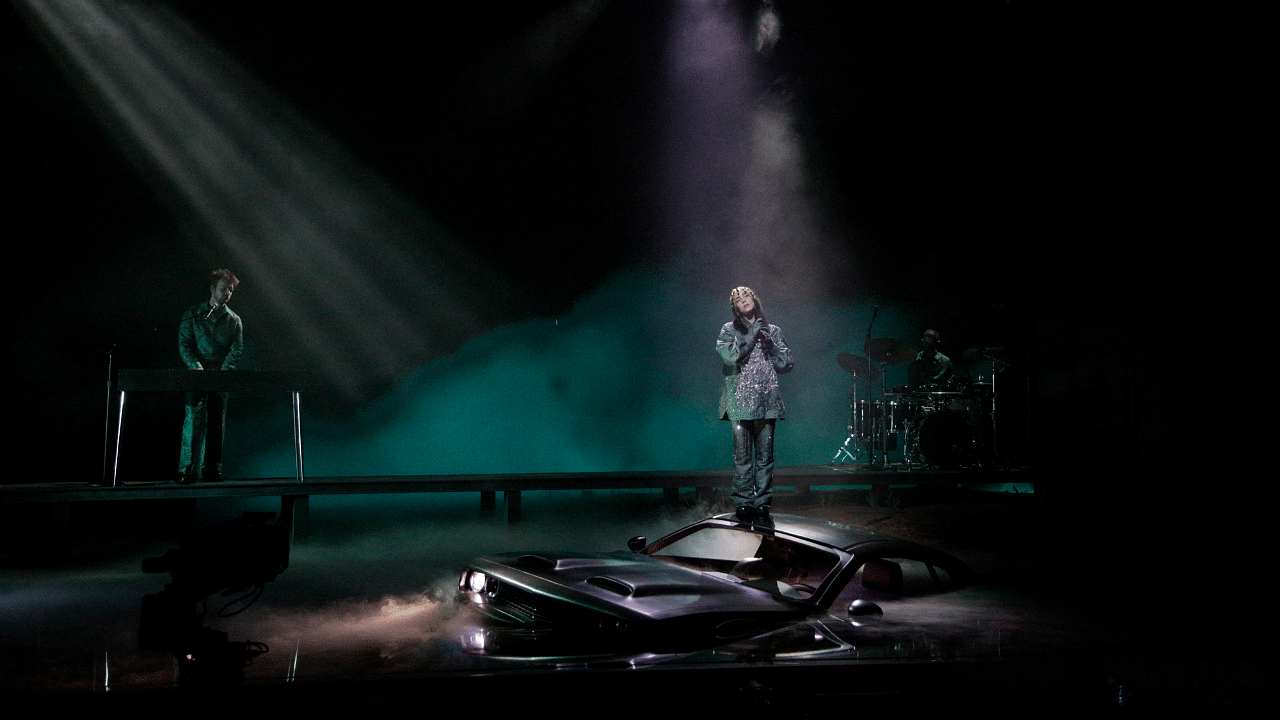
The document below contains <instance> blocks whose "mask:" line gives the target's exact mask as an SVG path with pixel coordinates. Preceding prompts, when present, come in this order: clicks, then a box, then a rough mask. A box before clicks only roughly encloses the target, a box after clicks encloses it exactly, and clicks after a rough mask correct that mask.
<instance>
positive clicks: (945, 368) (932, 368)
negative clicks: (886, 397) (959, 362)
mask: <svg viewBox="0 0 1280 720" xmlns="http://www.w3.org/2000/svg"><path fill="white" fill-rule="evenodd" d="M920 344H921V346H922V347H923V349H922V350H921V351H920V352H919V353H917V354H916V359H915V360H912V361H911V363H910V364H909V365H907V382H909V383H911V385H913V386H915V387H921V386H924V385H945V384H946V383H947V382H948V381H950V380H951V376H952V374H954V372H955V369H954V368H953V367H952V365H951V358H949V357H947V356H946V355H943V354H942V353H940V352H938V349H937V348H938V331H937V330H925V331H924V336H923V337H921V338H920Z"/></svg>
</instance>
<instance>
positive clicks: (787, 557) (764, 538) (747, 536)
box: [650, 526, 840, 599]
mask: <svg viewBox="0 0 1280 720" xmlns="http://www.w3.org/2000/svg"><path fill="white" fill-rule="evenodd" d="M650 555H652V556H653V557H655V558H658V559H659V560H664V561H666V562H670V563H673V564H676V565H682V566H684V567H687V568H691V569H694V570H698V571H701V572H705V573H708V574H712V575H716V576H719V577H722V578H724V579H728V580H732V581H733V582H737V583H742V584H746V585H750V586H751V587H755V588H758V589H761V590H766V591H768V592H772V593H774V594H777V595H782V596H785V597H790V598H796V599H805V598H808V597H811V596H812V595H813V594H814V593H815V592H816V591H817V589H818V587H819V586H821V585H822V581H823V580H824V579H825V578H826V577H827V575H828V574H829V573H830V572H831V571H832V570H833V569H834V568H835V567H836V565H837V564H838V563H839V562H840V558H839V556H837V555H836V554H835V553H833V552H830V551H827V550H823V549H821V548H818V547H814V546H812V545H806V544H802V543H799V542H794V541H791V540H787V539H785V538H779V537H776V536H774V535H766V534H764V533H760V532H755V531H752V530H748V529H745V528H727V527H714V526H711V527H702V528H698V529H697V530H694V531H693V532H691V533H689V534H688V535H685V536H683V537H680V538H677V539H675V540H673V541H672V542H670V543H667V544H665V545H663V546H661V547H659V548H657V549H655V550H653V551H651V552H650Z"/></svg>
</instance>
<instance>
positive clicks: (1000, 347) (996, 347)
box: [960, 342, 1004, 362]
mask: <svg viewBox="0 0 1280 720" xmlns="http://www.w3.org/2000/svg"><path fill="white" fill-rule="evenodd" d="M1003 354H1004V343H1000V342H996V343H991V344H989V345H974V346H972V347H970V348H969V349H967V350H965V351H964V352H963V353H961V355H960V357H961V358H962V359H963V360H964V361H965V362H973V361H974V360H981V359H983V358H985V357H987V356H992V357H999V356H1001V355H1003Z"/></svg>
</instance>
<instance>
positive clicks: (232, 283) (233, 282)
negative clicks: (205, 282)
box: [209, 268, 240, 290]
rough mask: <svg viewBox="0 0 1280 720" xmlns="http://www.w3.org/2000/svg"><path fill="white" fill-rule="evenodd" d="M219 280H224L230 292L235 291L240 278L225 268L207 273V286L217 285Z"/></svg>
mask: <svg viewBox="0 0 1280 720" xmlns="http://www.w3.org/2000/svg"><path fill="white" fill-rule="evenodd" d="M219 280H226V281H227V287H229V288H231V289H232V290H235V289H236V286H237V285H239V284H240V278H238V277H236V274H235V273H233V272H231V271H230V270H228V269H226V268H219V269H217V270H214V271H213V272H211V273H209V285H211V286H212V285H217V284H218V281H219Z"/></svg>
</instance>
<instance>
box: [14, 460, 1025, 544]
mask: <svg viewBox="0 0 1280 720" xmlns="http://www.w3.org/2000/svg"><path fill="white" fill-rule="evenodd" d="M732 482H733V472H732V470H730V469H713V470H677V471H655V472H588V473H531V474H518V473H504V474H490V475H390V476H369V477H361V476H340V477H308V478H307V479H306V481H305V482H301V483H300V482H298V481H296V480H295V479H293V478H253V479H243V480H228V481H225V482H220V483H197V484H194V485H178V484H176V483H172V482H167V483H160V482H125V483H122V484H120V485H118V486H115V487H110V486H106V485H93V484H87V483H84V484H82V483H67V482H62V483H53V482H50V483H24V484H10V485H0V504H5V505H15V504H45V503H53V504H58V505H63V506H70V505H71V504H73V503H97V502H118V501H140V500H175V499H196V500H199V499H203V498H227V497H279V498H280V500H281V505H280V518H281V522H282V523H286V524H288V525H289V526H290V527H291V528H293V529H294V533H295V537H296V538H297V539H301V538H303V537H305V536H306V528H307V524H308V523H307V516H308V498H310V497H311V496H312V495H368V494H378V493H436V492H449V493H460V492H475V493H479V494H480V506H481V509H482V510H496V507H497V493H498V492H499V491H501V492H502V494H503V512H504V514H505V515H506V518H507V521H508V522H516V521H518V520H519V519H520V494H521V493H522V492H525V491H537V490H640V489H657V488H661V489H663V490H664V492H665V493H666V494H667V495H668V497H669V499H671V500H672V501H674V500H675V499H676V498H678V496H679V493H680V490H681V489H682V488H693V489H695V490H696V491H697V492H698V494H699V495H700V496H705V497H707V498H708V499H709V498H710V494H711V492H712V490H714V489H715V488H728V487H730V485H731V484H732ZM774 482H775V484H776V485H777V486H778V487H794V488H796V489H798V490H800V491H802V492H803V491H807V490H809V489H810V488H814V487H842V488H847V487H866V488H874V487H892V486H894V485H921V484H932V485H938V484H951V485H966V486H968V485H989V484H1003V483H1012V482H1019V483H1029V482H1031V474H1030V472H1028V471H1027V470H1026V469H1002V470H969V469H962V470H937V469H933V470H930V469H912V470H905V469H880V470H872V469H867V468H865V467H861V466H856V465H794V466H787V467H779V468H776V469H775V471H774Z"/></svg>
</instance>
